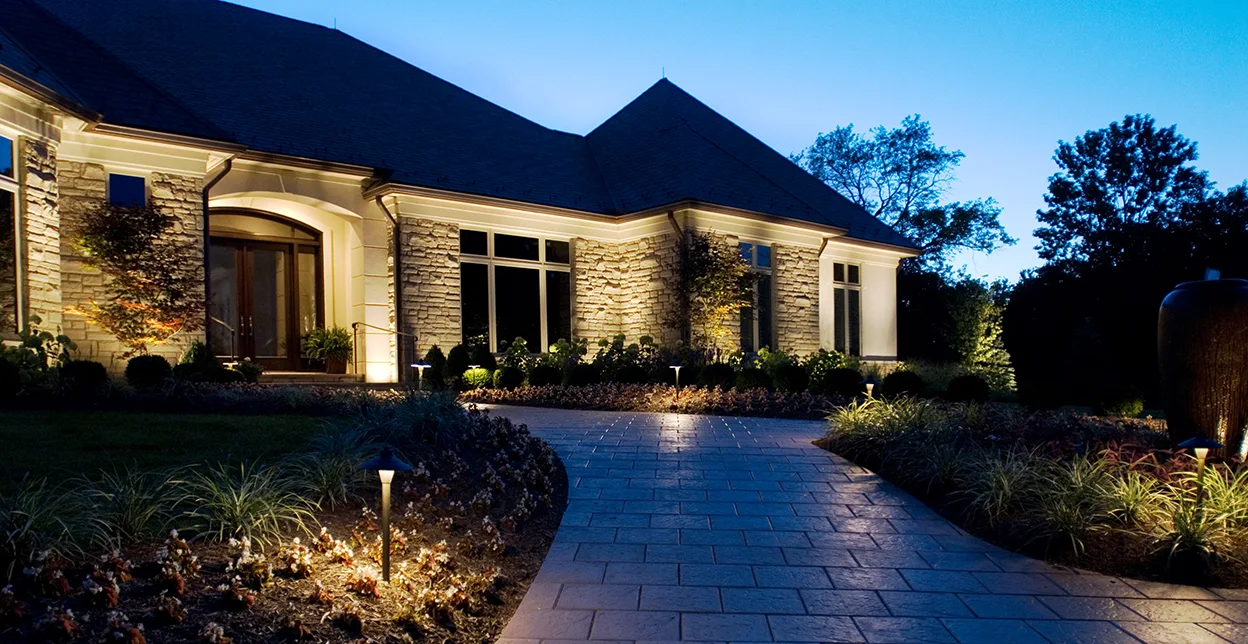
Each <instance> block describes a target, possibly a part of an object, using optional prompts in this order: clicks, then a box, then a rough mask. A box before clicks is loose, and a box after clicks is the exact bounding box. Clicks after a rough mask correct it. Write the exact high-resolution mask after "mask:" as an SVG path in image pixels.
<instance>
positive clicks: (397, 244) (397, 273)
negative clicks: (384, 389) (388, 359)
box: [373, 196, 416, 382]
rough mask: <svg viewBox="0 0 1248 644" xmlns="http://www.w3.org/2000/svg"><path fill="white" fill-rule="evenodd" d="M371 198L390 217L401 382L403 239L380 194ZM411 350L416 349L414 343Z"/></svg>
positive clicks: (400, 377)
mask: <svg viewBox="0 0 1248 644" xmlns="http://www.w3.org/2000/svg"><path fill="white" fill-rule="evenodd" d="M373 200H374V201H376V202H377V207H378V208H381V211H382V212H384V213H386V217H388V218H389V219H390V228H391V231H393V232H391V234H390V237H391V238H393V240H394V248H393V250H392V252H393V253H394V348H395V350H396V351H397V352H398V355H397V356H395V357H396V358H397V359H398V361H399V364H397V365H396V367H398V371H397V372H396V374H397V377H398V380H399V382H403V381H405V380H406V378H405V377H404V376H405V375H407V368H406V367H404V366H403V363H404V361H405V358H404V356H403V336H402V335H401V332H400V331H401V329H402V328H403V258H402V256H401V255H400V252H401V251H402V250H403V239H402V238H401V237H400V232H401V231H400V230H399V220H398V219H395V217H394V213H392V212H390V209H389V208H387V207H386V202H385V201H384V200H383V199H382V198H381V197H380V196H378V197H373ZM412 350H413V351H415V350H416V347H415V345H414V344H413V346H412ZM415 357H416V356H414V355H413V356H412V358H413V359H414V358H415Z"/></svg>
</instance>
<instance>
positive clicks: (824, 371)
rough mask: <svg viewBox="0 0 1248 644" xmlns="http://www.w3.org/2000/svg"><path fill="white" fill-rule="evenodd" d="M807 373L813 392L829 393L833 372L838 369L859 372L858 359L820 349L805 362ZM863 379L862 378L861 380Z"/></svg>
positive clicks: (807, 357)
mask: <svg viewBox="0 0 1248 644" xmlns="http://www.w3.org/2000/svg"><path fill="white" fill-rule="evenodd" d="M804 364H805V367H806V373H808V374H810V389H811V391H818V392H827V391H830V385H831V383H830V382H829V381H828V378H829V377H833V376H832V372H833V371H834V370H836V369H852V370H854V371H857V370H858V367H859V363H858V359H857V358H854V357H851V356H847V355H845V354H843V353H839V352H837V351H828V350H826V349H820V350H818V351H816V352H814V353H812V354H810V355H808V356H806V361H805V363H804ZM861 379H862V378H861V377H860V378H859V380H861Z"/></svg>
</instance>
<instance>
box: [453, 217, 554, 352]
mask: <svg viewBox="0 0 1248 644" xmlns="http://www.w3.org/2000/svg"><path fill="white" fill-rule="evenodd" d="M459 230H460V231H464V230H468V231H476V232H483V233H485V234H486V240H485V241H486V253H487V254H486V255H473V254H468V253H463V252H459V253H458V254H459V263H460V264H461V265H462V264H480V265H484V266H487V267H488V269H487V271H486V278H487V282H488V284H489V288H488V289H487V290H488V293H489V307H488V308H489V318H490V320H489V335H490V339H489V343H488V344H489V349H490V353H494V354H497V353H499V349H498V341H499V338H498V317H497V311H496V307H497V302H496V301H495V277H494V268H495V267H497V266H505V267H509V268H529V269H536V270H537V272H538V275H537V284H538V287H537V289H538V309H539V320H540V322H539V324H540V326H541V329H540V330H541V336H540V341H541V346H540V347H530V351H532V352H533V353H544V352H545V351H546V347H549V346H550V345H551V343H552V342H553V340H551V339H550V338H549V337H548V336H549V334H550V329H549V320H548V319H547V318H548V315H547V308H548V303H547V297H546V273H547V272H552V271H553V272H556V273H568V274H569V275H568V290H569V293H568V305H569V307H570V308H571V309H572V310H573V312H575V308H576V297H575V285H576V280H574V279H572V275H571V273H572V259H573V249H572V238H571V237H561V236H558V235H543V234H532V233H527V232H516V231H513V230H507V229H501V230H500V229H494V228H489V227H478V226H460V227H459ZM495 233H498V234H502V235H510V236H512V237H529V238H532V239H536V240H537V259H536V260H532V259H514V258H511V257H495V255H494V234H495ZM546 240H552V241H561V242H566V243H567V244H568V263H567V264H562V263H558V262H553V263H552V262H548V261H546ZM456 243H459V242H458V236H457V241H456ZM457 252H458V249H457ZM459 302H460V311H461V313H460V320H459V323H460V327H459V341H460V343H462V342H463V340H464V327H463V324H464V320H463V313H462V311H463V302H464V291H463V282H462V281H461V282H460V291H459ZM573 319H575V314H574V315H573ZM571 339H572V338H568V340H571Z"/></svg>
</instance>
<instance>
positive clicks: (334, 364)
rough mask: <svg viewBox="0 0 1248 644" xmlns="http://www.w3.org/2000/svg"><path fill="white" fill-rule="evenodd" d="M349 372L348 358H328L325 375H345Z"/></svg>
mask: <svg viewBox="0 0 1248 644" xmlns="http://www.w3.org/2000/svg"><path fill="white" fill-rule="evenodd" d="M346 372H347V359H346V358H326V359H325V373H334V374H343V373H346Z"/></svg>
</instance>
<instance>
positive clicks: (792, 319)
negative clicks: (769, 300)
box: [772, 245, 819, 354]
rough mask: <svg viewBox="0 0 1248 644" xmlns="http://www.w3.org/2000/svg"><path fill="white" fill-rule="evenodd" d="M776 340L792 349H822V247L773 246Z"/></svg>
mask: <svg viewBox="0 0 1248 644" xmlns="http://www.w3.org/2000/svg"><path fill="white" fill-rule="evenodd" d="M772 284H773V288H774V290H775V292H774V300H773V301H774V302H775V327H776V344H777V345H778V346H779V348H781V349H783V350H785V351H788V352H790V353H798V354H807V353H811V352H814V351H818V350H819V251H818V249H815V248H805V247H800V246H778V245H777V246H773V247H772Z"/></svg>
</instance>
